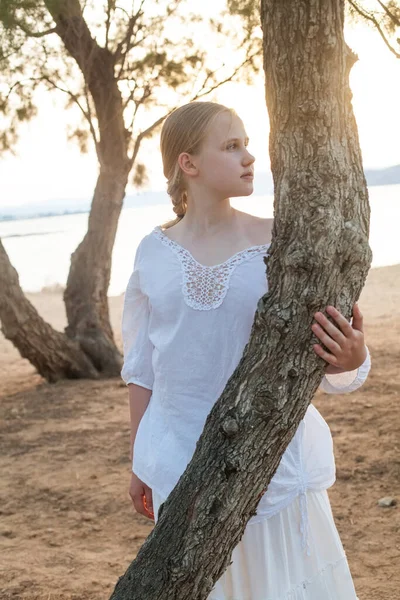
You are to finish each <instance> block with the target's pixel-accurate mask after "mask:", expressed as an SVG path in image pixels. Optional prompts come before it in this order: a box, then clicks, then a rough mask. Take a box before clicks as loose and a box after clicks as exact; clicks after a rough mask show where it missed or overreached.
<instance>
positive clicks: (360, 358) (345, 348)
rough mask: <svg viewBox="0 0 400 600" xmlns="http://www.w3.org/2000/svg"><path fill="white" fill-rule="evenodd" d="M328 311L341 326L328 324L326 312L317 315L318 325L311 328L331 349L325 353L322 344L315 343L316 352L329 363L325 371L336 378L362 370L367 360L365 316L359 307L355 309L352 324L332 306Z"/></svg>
mask: <svg viewBox="0 0 400 600" xmlns="http://www.w3.org/2000/svg"><path fill="white" fill-rule="evenodd" d="M326 312H327V313H328V314H329V316H330V317H332V318H333V319H334V320H335V321H336V324H337V325H336V324H333V323H331V322H330V321H328V319H327V318H326V317H325V315H324V314H323V313H322V312H317V313H315V315H314V317H315V320H316V321H317V323H313V325H312V326H311V329H312V330H313V332H314V334H315V335H316V336H317V338H318V339H320V340H321V342H322V343H323V344H324V346H325V347H326V349H327V350H324V349H323V348H322V346H321V345H320V344H314V351H315V353H316V354H318V356H320V357H321V358H323V359H324V360H325V361H326V362H327V363H329V364H328V366H327V367H326V369H325V372H326V373H328V374H331V375H334V374H337V373H344V372H345V371H353V370H354V369H358V367H360V366H361V365H362V364H363V362H364V361H365V359H366V357H367V349H366V347H365V343H364V333H363V316H362V314H361V311H360V309H359V307H358V304H357V303H355V304H354V306H353V323H352V324H350V323H349V322H348V321H347V319H346V318H345V317H344V316H343V315H342V314H341V313H340V312H339V311H338V310H336V308H334V307H333V306H328V307H327V309H326Z"/></svg>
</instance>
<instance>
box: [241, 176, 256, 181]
mask: <svg viewBox="0 0 400 600" xmlns="http://www.w3.org/2000/svg"><path fill="white" fill-rule="evenodd" d="M240 179H247V180H248V181H253V179H254V175H242V176H241V178H240Z"/></svg>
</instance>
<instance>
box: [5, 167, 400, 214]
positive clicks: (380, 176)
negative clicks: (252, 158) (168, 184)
mask: <svg viewBox="0 0 400 600" xmlns="http://www.w3.org/2000/svg"><path fill="white" fill-rule="evenodd" d="M365 178H366V180H367V186H368V188H372V187H390V186H397V185H400V165H396V166H394V167H389V168H387V169H377V170H371V169H368V170H366V171H365ZM255 183H256V185H255V189H254V192H253V195H254V196H273V194H274V189H273V181H272V175H271V174H270V173H264V172H260V173H259V183H258V189H257V181H256V182H255ZM57 202H60V201H49V202H46V203H45V206H43V209H41V207H40V205H39V204H36V205H34V206H33V207H32V208H31V210H34V211H35V212H32V213H30V212H29V208H30V207H29V204H26V205H22V206H20V207H19V209H20V210H19V211H18V210H17V212H16V213H13V212H11V211H12V210H13V209H12V207H10V206H7V207H5V208H4V209H1V207H0V223H10V222H14V221H27V220H32V219H46V218H49V217H65V216H70V215H80V214H88V213H90V208H91V201H90V200H89V199H87V198H82V199H81V200H80V201H79V202H78V201H77V200H76V199H74V200H71V201H70V202H71V204H73V205H75V206H77V205H78V204H79V203H80V205H81V206H83V207H84V208H73V209H67V208H65V206H66V204H67V203H68V201H62V206H61V207H60V209H59V210H57V209H54V210H49V207H50V206H51V204H52V203H53V205H54V204H55V205H56V204H57ZM164 202H166V203H167V202H169V198H168V195H167V193H166V192H163V191H145V192H141V193H139V194H135V195H126V196H125V198H124V203H123V207H122V208H123V209H124V208H134V207H136V208H138V207H141V206H149V205H155V204H162V203H164ZM24 210H26V213H24V212H23V211H24ZM42 210H43V211H45V212H42ZM5 211H7V212H5Z"/></svg>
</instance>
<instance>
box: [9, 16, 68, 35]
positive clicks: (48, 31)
mask: <svg viewBox="0 0 400 600" xmlns="http://www.w3.org/2000/svg"><path fill="white" fill-rule="evenodd" d="M14 23H15V25H17V27H19V28H20V29H22V31H23V32H24V33H25V34H26V35H27V36H28V37H33V38H41V37H44V36H46V35H50V34H51V33H57V27H52V28H51V29H46V31H31V30H30V29H29V27H27V26H26V25H25V23H23V22H22V21H18V20H14Z"/></svg>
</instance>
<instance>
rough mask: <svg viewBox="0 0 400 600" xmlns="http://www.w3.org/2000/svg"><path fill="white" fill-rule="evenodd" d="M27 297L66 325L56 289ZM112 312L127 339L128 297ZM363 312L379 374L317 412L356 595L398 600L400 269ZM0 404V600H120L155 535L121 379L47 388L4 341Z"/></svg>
mask: <svg viewBox="0 0 400 600" xmlns="http://www.w3.org/2000/svg"><path fill="white" fill-rule="evenodd" d="M29 298H30V300H31V301H32V302H33V304H34V305H35V306H36V307H37V309H38V310H39V311H40V313H41V314H42V315H43V316H44V317H45V318H46V320H48V321H49V322H50V323H52V325H53V326H54V327H56V328H57V329H60V330H62V328H63V327H64V325H65V312H64V307H63V303H62V298H61V295H60V294H59V293H53V294H52V293H40V294H31V295H29ZM110 304H111V314H112V321H113V325H114V328H115V331H117V332H118V331H119V322H120V317H121V309H122V297H118V298H110ZM360 306H361V309H362V311H363V313H364V316H365V331H366V341H367V343H368V345H369V347H370V350H371V355H372V360H373V367H372V370H371V374H370V376H369V379H368V381H367V382H366V383H365V385H364V386H363V387H362V388H361V389H360V390H359V391H357V392H355V393H353V394H351V395H347V396H346V395H343V396H329V395H326V394H322V393H318V394H317V396H316V398H315V404H316V406H317V407H318V409H319V410H320V412H321V413H322V414H323V416H324V417H325V418H326V419H327V421H328V423H329V425H330V427H331V430H332V433H333V438H334V443H335V452H336V464H337V482H336V484H335V485H334V486H333V487H332V488H331V489H330V491H329V494H330V498H331V502H332V508H333V513H334V516H335V519H336V523H337V526H338V529H339V532H340V534H341V538H342V541H343V544H344V546H345V550H346V552H347V556H348V559H349V563H350V567H351V570H352V573H353V577H354V580H355V584H356V588H357V592H358V595H359V598H360V600H400V514H399V505H398V504H397V505H396V506H392V507H390V508H381V507H379V506H378V504H377V501H378V500H379V499H380V498H381V497H383V496H393V497H394V498H396V499H397V502H398V503H399V502H400V452H399V448H400V436H399V425H400V415H399V402H400V369H399V362H400V343H399V336H400V319H399V315H400V265H398V266H394V267H385V268H381V269H374V270H372V271H371V272H370V275H369V278H368V282H367V285H366V287H365V289H364V291H363V294H362V298H361V301H360ZM117 338H118V342H119V343H120V339H119V336H118V335H117ZM0 396H1V402H0V425H1V429H2V432H1V433H2V453H1V457H0V461H1V487H0V543H1V546H0V554H1V559H0V598H1V599H11V598H13V599H17V598H18V599H21V600H22V599H24V600H25V599H29V600H35V599H39V598H40V599H41V600H61V599H63V600H67V599H68V600H72V599H74V600H86V599H89V598H90V599H106V598H109V596H110V594H111V591H112V590H113V588H114V585H115V583H116V581H117V578H118V577H119V576H120V575H121V574H122V573H123V572H124V571H125V569H126V567H127V566H128V564H129V563H130V561H131V560H132V559H133V558H134V556H135V555H136V553H137V551H138V549H139V548H140V546H141V545H142V543H143V541H144V540H145V538H146V536H147V535H148V534H149V533H150V531H151V529H152V526H153V523H152V522H151V521H149V520H148V519H146V518H145V517H142V516H140V515H138V514H136V513H135V512H134V510H133V507H132V505H131V501H130V498H129V496H128V485H129V479H130V461H129V448H128V447H129V413H128V402H127V391H126V388H125V386H124V384H123V383H122V382H121V381H120V380H118V379H113V380H108V381H96V382H92V381H62V382H59V383H57V384H54V385H49V384H47V383H45V382H44V381H43V380H42V379H41V378H40V377H39V376H38V375H37V374H35V371H34V369H33V368H32V367H31V366H30V364H29V363H28V362H27V361H26V360H23V359H21V358H20V356H19V354H18V352H17V351H16V350H15V349H14V348H13V346H12V345H11V344H10V343H9V342H8V341H6V340H4V338H3V337H0ZM321 600H324V599H323V598H321ZM338 600H339V599H338Z"/></svg>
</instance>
